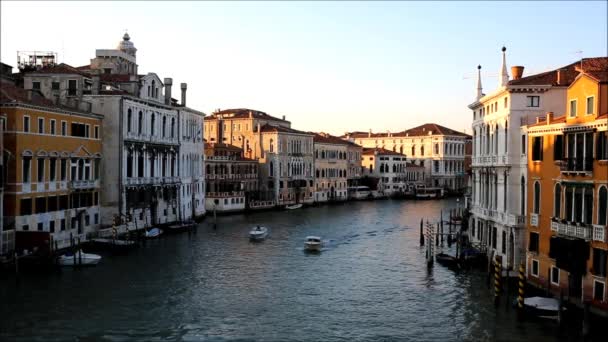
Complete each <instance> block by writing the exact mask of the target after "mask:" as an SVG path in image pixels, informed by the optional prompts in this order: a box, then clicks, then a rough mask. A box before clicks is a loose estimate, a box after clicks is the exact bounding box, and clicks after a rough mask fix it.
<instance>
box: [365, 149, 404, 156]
mask: <svg viewBox="0 0 608 342" xmlns="http://www.w3.org/2000/svg"><path fill="white" fill-rule="evenodd" d="M376 152H378V153H377V154H378V155H391V156H401V157H405V154H401V153H398V152H394V151H391V150H387V149H385V148H382V147H372V148H367V147H364V148H363V154H364V155H370V154H376Z"/></svg>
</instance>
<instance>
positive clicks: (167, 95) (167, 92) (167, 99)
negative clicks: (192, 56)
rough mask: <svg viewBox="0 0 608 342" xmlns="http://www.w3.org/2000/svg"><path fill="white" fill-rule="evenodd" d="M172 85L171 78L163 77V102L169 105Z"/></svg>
mask: <svg viewBox="0 0 608 342" xmlns="http://www.w3.org/2000/svg"><path fill="white" fill-rule="evenodd" d="M172 87H173V79H172V78H165V104H166V105H167V106H170V105H171V88H172Z"/></svg>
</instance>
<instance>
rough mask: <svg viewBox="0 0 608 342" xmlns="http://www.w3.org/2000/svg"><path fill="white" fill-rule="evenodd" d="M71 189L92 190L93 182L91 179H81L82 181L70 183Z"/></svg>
mask: <svg viewBox="0 0 608 342" xmlns="http://www.w3.org/2000/svg"><path fill="white" fill-rule="evenodd" d="M71 185H72V188H73V189H92V188H94V187H95V180H93V179H83V180H73V181H72V182H71Z"/></svg>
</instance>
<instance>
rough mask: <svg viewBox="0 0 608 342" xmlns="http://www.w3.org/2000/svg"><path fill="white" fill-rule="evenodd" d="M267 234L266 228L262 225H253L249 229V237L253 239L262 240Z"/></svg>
mask: <svg viewBox="0 0 608 342" xmlns="http://www.w3.org/2000/svg"><path fill="white" fill-rule="evenodd" d="M267 236H268V228H266V227H264V226H255V227H254V228H253V229H251V231H249V239H251V240H253V241H261V240H264V239H265V238H266V237H267Z"/></svg>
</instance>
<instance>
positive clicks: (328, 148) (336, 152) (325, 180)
mask: <svg viewBox="0 0 608 342" xmlns="http://www.w3.org/2000/svg"><path fill="white" fill-rule="evenodd" d="M313 140H314V150H315V157H314V159H315V164H314V165H315V178H314V186H315V192H314V201H315V202H333V201H345V200H347V199H348V193H347V192H348V191H347V190H348V184H347V179H348V174H347V173H348V161H347V157H348V145H349V144H348V142H346V141H344V140H342V139H340V138H338V137H334V136H332V135H330V134H327V133H315V134H314V138H313Z"/></svg>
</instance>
